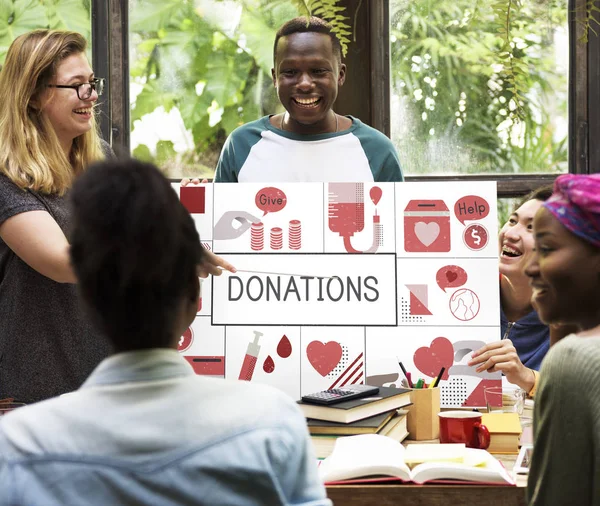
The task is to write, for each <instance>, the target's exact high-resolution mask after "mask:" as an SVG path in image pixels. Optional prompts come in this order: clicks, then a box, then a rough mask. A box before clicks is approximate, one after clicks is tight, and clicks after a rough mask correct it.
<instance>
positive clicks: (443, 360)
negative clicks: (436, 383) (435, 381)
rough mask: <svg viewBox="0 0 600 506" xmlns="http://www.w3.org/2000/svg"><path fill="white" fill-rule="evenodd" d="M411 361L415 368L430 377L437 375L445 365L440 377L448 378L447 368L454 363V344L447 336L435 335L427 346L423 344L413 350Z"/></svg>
mask: <svg viewBox="0 0 600 506" xmlns="http://www.w3.org/2000/svg"><path fill="white" fill-rule="evenodd" d="M413 361H414V363H415V365H416V366H417V369H419V371H421V372H422V373H423V374H426V375H427V376H429V377H430V378H434V377H435V376H437V375H438V374H439V373H440V370H441V369H442V367H445V368H446V370H445V371H444V374H443V376H442V378H441V379H443V380H445V379H448V369H450V366H451V365H452V364H453V363H454V346H452V343H451V342H450V341H449V340H448V339H447V338H445V337H436V338H435V339H434V340H433V341H431V345H430V346H429V348H427V347H426V346H423V347H421V348H419V349H418V350H417V351H415V356H414V357H413Z"/></svg>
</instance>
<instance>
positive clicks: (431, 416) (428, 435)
mask: <svg viewBox="0 0 600 506" xmlns="http://www.w3.org/2000/svg"><path fill="white" fill-rule="evenodd" d="M410 401H411V402H412V405H411V406H410V407H409V408H408V417H407V420H406V423H407V428H408V439H414V440H416V441H423V440H426V439H437V438H438V437H439V436H440V422H439V420H438V413H439V412H440V388H439V387H436V388H414V389H412V390H411V392H410Z"/></svg>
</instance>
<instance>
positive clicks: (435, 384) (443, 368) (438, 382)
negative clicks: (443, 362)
mask: <svg viewBox="0 0 600 506" xmlns="http://www.w3.org/2000/svg"><path fill="white" fill-rule="evenodd" d="M445 370H446V368H445V367H442V369H441V370H440V373H439V374H438V375H437V378H435V381H434V382H433V383H434V385H433V387H434V388H435V387H437V386H438V385H439V384H440V381H441V380H442V376H443V374H444V371H445Z"/></svg>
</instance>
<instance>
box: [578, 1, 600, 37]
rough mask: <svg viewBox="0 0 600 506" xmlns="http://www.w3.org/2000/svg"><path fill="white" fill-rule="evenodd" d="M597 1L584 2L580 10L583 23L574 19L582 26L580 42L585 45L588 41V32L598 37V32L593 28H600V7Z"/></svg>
mask: <svg viewBox="0 0 600 506" xmlns="http://www.w3.org/2000/svg"><path fill="white" fill-rule="evenodd" d="M597 2H598V0H586V2H585V6H584V7H583V8H582V9H578V10H583V13H584V16H583V21H582V20H580V19H577V18H576V21H577V23H579V24H581V25H582V26H583V35H582V36H581V37H580V39H579V40H580V42H584V43H587V42H588V41H589V35H590V31H591V32H592V33H593V34H594V35H596V36H598V32H597V31H596V29H595V28H594V26H596V28H597V27H598V26H600V6H598V3H597Z"/></svg>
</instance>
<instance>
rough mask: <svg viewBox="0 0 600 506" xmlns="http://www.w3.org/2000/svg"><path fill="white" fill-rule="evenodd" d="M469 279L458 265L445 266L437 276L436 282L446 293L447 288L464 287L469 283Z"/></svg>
mask: <svg viewBox="0 0 600 506" xmlns="http://www.w3.org/2000/svg"><path fill="white" fill-rule="evenodd" d="M467 278H468V276H467V273H466V271H465V270H464V269H463V268H462V267H459V266H458V265H445V266H444V267H442V268H441V269H439V270H438V271H437V274H436V275H435V281H436V282H437V284H438V286H439V287H440V288H441V289H442V290H444V292H445V291H446V288H456V287H458V286H463V285H464V284H465V283H466V282H467Z"/></svg>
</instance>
